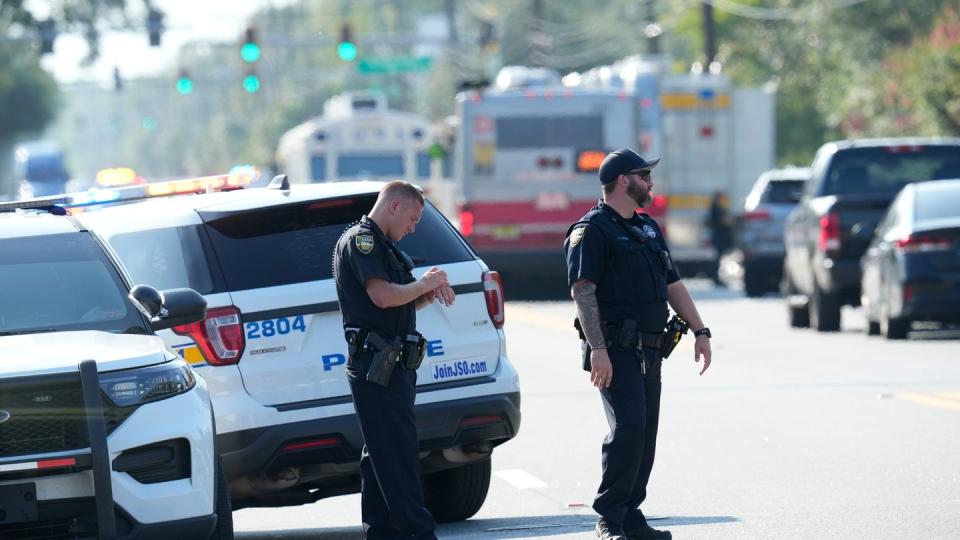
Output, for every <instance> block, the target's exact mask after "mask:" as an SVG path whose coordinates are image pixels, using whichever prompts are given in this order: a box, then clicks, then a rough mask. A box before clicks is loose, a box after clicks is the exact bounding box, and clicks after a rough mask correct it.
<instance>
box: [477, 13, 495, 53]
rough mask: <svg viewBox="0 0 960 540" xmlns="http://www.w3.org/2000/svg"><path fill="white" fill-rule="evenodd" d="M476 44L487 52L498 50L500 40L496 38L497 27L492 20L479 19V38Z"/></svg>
mask: <svg viewBox="0 0 960 540" xmlns="http://www.w3.org/2000/svg"><path fill="white" fill-rule="evenodd" d="M477 44H478V45H480V47H481V48H483V50H484V51H486V52H488V53H494V52H497V51H498V50H500V41H499V40H498V39H497V27H496V26H495V25H494V24H493V21H486V20H484V21H480V38H479V39H478V40H477Z"/></svg>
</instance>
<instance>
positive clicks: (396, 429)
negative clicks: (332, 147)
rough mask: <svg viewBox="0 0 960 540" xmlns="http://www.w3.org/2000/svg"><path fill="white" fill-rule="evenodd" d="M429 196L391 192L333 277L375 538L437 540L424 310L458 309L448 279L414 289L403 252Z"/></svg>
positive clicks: (419, 282)
mask: <svg viewBox="0 0 960 540" xmlns="http://www.w3.org/2000/svg"><path fill="white" fill-rule="evenodd" d="M423 205H424V200H423V194H421V193H420V191H419V190H418V189H417V188H416V187H415V186H413V185H412V184H408V183H407V182H402V181H394V182H390V183H388V184H386V185H385V186H384V187H383V188H382V189H381V190H380V194H379V196H378V197H377V201H376V203H374V205H373V209H372V210H371V211H370V214H369V215H368V216H364V217H363V218H362V219H361V220H360V222H359V223H357V224H356V225H354V226H352V227H350V228H349V229H347V230H346V232H344V233H343V235H342V236H341V237H340V240H339V241H338V242H337V247H336V249H335V250H334V260H333V271H334V280H335V282H336V286H337V299H338V300H339V302H340V311H341V312H342V314H343V326H344V332H345V336H346V339H347V345H348V353H349V356H348V360H347V378H348V379H349V382H350V391H351V393H352V395H353V403H354V407H355V408H356V411H357V419H358V420H359V421H360V431H361V433H362V434H363V438H364V443H365V444H364V446H363V453H362V455H361V458H360V475H361V488H360V489H361V491H360V492H361V513H362V517H363V529H364V532H365V533H366V537H367V538H370V539H380V538H405V539H407V538H409V539H435V538H436V536H435V534H434V529H435V528H436V524H435V523H434V520H433V516H431V515H430V511H429V510H427V508H426V507H425V506H424V502H423V486H422V484H421V480H420V458H419V450H420V446H419V442H418V439H417V425H416V418H415V416H414V410H413V404H414V399H415V397H416V384H417V373H416V369H417V367H419V365H420V362H421V361H422V359H423V353H424V348H425V345H426V340H424V339H423V336H421V335H420V334H419V333H418V332H417V328H416V326H417V324H416V322H417V319H416V310H417V309H420V308H422V307H424V306H426V305H427V304H429V303H431V302H433V301H434V300H439V301H440V302H441V303H443V304H444V305H448V306H449V305H452V304H453V301H454V292H453V289H452V288H451V287H450V285H449V284H448V283H447V275H446V273H445V272H444V271H443V270H440V269H439V268H436V267H433V268H430V269H429V270H427V272H426V273H425V274H424V275H423V276H422V277H421V278H420V279H414V277H413V275H412V274H411V271H412V270H413V266H414V265H413V262H412V261H411V260H410V257H408V256H407V255H406V254H405V253H403V252H402V251H400V249H398V248H397V246H396V244H395V243H396V242H398V241H400V239H401V238H403V237H404V236H405V235H407V234H410V233H413V232H414V229H415V228H416V224H417V223H418V222H419V221H420V216H421V214H422V212H423Z"/></svg>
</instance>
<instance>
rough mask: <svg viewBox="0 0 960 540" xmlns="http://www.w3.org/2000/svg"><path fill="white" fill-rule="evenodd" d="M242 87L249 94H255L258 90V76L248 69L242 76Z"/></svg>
mask: <svg viewBox="0 0 960 540" xmlns="http://www.w3.org/2000/svg"><path fill="white" fill-rule="evenodd" d="M243 89H244V90H246V91H247V93H250V94H256V93H257V92H258V91H259V90H260V76H259V75H257V74H256V73H255V72H253V71H250V72H248V73H247V76H246V77H244V78H243Z"/></svg>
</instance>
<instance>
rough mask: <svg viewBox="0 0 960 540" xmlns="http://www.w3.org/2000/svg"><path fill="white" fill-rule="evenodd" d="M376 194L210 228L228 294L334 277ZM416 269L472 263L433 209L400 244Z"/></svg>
mask: <svg viewBox="0 0 960 540" xmlns="http://www.w3.org/2000/svg"><path fill="white" fill-rule="evenodd" d="M375 200H376V195H375V194H374V195H365V196H362V197H353V198H347V199H329V200H322V201H313V202H310V203H303V204H295V205H287V206H280V207H273V208H263V209H258V210H255V211H250V212H243V213H237V214H232V215H228V216H224V217H218V216H211V218H212V219H211V220H210V221H209V222H208V223H207V225H208V227H209V232H210V240H211V242H212V244H213V248H214V251H215V252H216V254H217V258H218V259H219V260H220V267H221V268H222V269H223V274H224V279H225V280H226V283H227V286H228V287H229V289H230V290H246V289H258V288H262V287H274V286H278V285H289V284H292V283H303V282H307V281H314V280H319V279H331V278H332V277H333V249H334V247H335V245H336V243H337V240H339V239H340V235H341V234H343V231H345V230H346V229H347V228H348V227H350V225H352V224H353V223H355V222H356V221H358V220H359V219H360V218H361V217H362V216H363V215H364V214H366V213H367V212H369V211H370V209H371V208H372V207H373V203H374V201H375ZM398 245H399V247H400V249H402V250H403V251H405V252H406V253H407V254H408V255H410V257H411V258H412V259H413V261H414V263H416V265H417V266H434V265H440V264H449V263H455V262H463V261H469V260H472V259H473V258H474V257H473V254H472V252H471V251H470V249H469V248H468V247H467V246H466V245H465V244H464V242H463V241H462V240H461V239H460V236H459V235H458V234H457V232H456V231H454V230H453V229H452V227H451V226H450V224H449V223H447V221H446V220H445V219H444V218H443V216H442V215H441V214H440V213H439V212H438V211H437V210H436V209H435V208H434V207H433V206H431V205H430V204H427V206H426V207H425V208H424V209H423V216H422V217H421V219H420V224H419V225H417V228H416V232H414V233H413V234H412V235H408V236H406V237H405V238H404V239H403V240H401V241H400V243H399V244H398Z"/></svg>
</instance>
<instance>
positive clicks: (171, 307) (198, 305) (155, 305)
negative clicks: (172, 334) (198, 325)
mask: <svg viewBox="0 0 960 540" xmlns="http://www.w3.org/2000/svg"><path fill="white" fill-rule="evenodd" d="M130 297H131V298H132V299H133V300H135V301H136V302H137V304H139V306H140V308H141V310H142V311H143V313H144V315H147V316H148V317H149V318H150V326H151V327H152V328H153V329H154V330H163V329H166V328H172V327H174V326H179V325H181V324H190V323H193V322H197V321H199V320H201V319H203V317H204V315H206V313H207V301H206V299H205V298H204V297H203V296H201V295H200V293H198V292H197V291H195V290H193V289H187V288H179V289H167V290H165V291H158V290H157V289H155V288H153V287H151V286H149V285H137V286H135V287H134V288H133V289H131V290H130Z"/></svg>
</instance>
